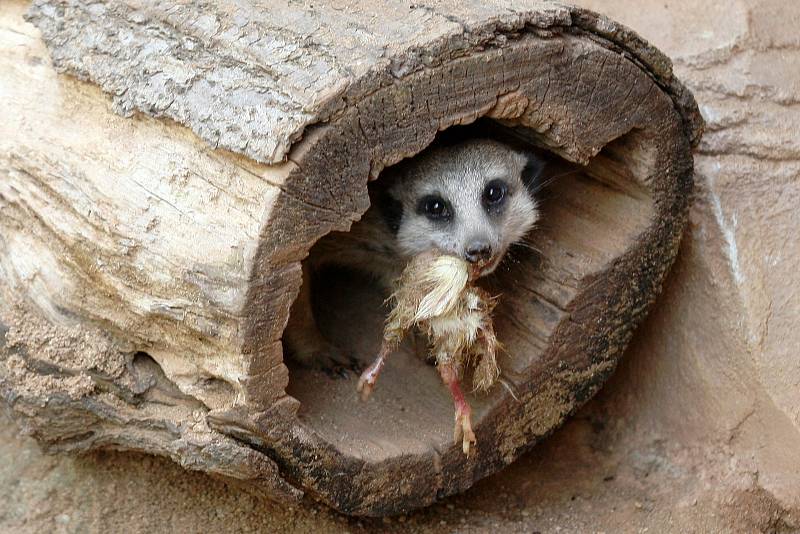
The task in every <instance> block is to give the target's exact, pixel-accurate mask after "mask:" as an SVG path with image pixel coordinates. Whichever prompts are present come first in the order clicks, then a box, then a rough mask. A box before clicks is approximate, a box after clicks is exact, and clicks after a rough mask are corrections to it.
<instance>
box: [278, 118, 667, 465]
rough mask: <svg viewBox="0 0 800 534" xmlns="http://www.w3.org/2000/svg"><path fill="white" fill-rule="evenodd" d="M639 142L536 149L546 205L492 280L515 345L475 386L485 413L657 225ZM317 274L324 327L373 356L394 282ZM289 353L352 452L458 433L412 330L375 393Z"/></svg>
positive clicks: (436, 440)
mask: <svg viewBox="0 0 800 534" xmlns="http://www.w3.org/2000/svg"><path fill="white" fill-rule="evenodd" d="M463 128H464V127H459V129H463ZM467 129H468V130H469V131H471V132H472V136H476V137H487V136H489V135H492V134H493V133H494V134H497V133H498V132H499V133H500V136H499V137H500V138H501V139H502V140H506V141H508V140H509V139H508V138H509V135H508V133H505V135H503V130H505V128H503V127H500V128H498V127H497V126H496V125H495V126H493V125H487V124H485V123H481V122H479V123H478V124H477V125H476V126H475V127H472V128H467ZM515 133H516V134H517V135H519V134H520V132H515ZM460 135H464V134H460ZM512 142H513V139H512ZM516 144H518V145H519V144H522V145H524V142H523V143H520V142H519V141H516ZM528 149H530V147H528ZM638 149H639V147H638V145H637V143H636V142H635V134H629V135H628V136H623V137H622V138H620V139H618V140H615V141H614V142H612V143H610V144H609V145H608V146H607V147H605V148H603V149H602V150H601V151H600V153H599V154H598V155H597V156H595V157H594V158H592V159H591V160H590V161H589V163H588V164H587V165H585V166H583V165H577V164H573V163H569V162H567V161H565V160H563V159H562V158H559V157H558V156H556V155H554V154H552V153H548V152H547V151H546V150H545V149H542V148H541V147H536V148H534V149H533V150H536V151H537V152H539V153H541V154H542V156H543V157H544V159H545V161H547V166H546V168H545V171H544V174H543V176H542V177H541V183H542V186H541V187H540V188H539V190H538V191H537V195H536V196H537V199H538V201H539V206H540V209H541V211H542V216H541V219H540V222H539V224H538V225H537V228H536V229H535V230H534V231H532V232H531V233H530V236H529V238H528V239H526V240H525V242H523V243H521V244H519V245H516V246H514V247H512V248H511V250H510V251H509V254H508V256H507V258H506V260H505V261H504V262H503V264H502V265H501V266H500V268H499V269H498V271H497V273H495V274H494V275H492V276H491V277H490V278H489V279H488V280H485V283H486V284H487V286H488V287H490V288H491V290H492V292H493V293H495V294H499V295H501V301H500V305H499V306H498V310H497V313H496V327H497V329H498V335H499V337H500V340H501V342H502V343H503V344H504V346H505V347H506V350H505V351H504V353H503V354H502V356H501V368H502V370H503V374H502V378H503V382H505V385H503V384H500V383H498V384H496V385H495V386H494V388H493V389H492V390H491V391H490V392H489V393H488V394H472V395H470V403H471V404H472V406H473V408H474V410H475V423H476V424H477V425H480V424H481V421H482V420H483V418H485V417H487V416H488V415H489V414H490V413H491V410H492V408H494V407H497V406H499V405H501V404H502V403H503V402H504V400H507V396H511V397H514V396H516V393H515V391H516V389H517V388H518V387H524V384H525V383H526V381H528V380H530V377H529V373H530V371H531V369H535V368H537V367H538V366H539V365H541V364H539V365H537V363H538V360H541V359H542V358H543V357H544V353H545V351H546V350H547V346H548V342H549V338H550V336H551V334H552V332H553V330H554V329H555V327H556V326H557V325H558V323H559V322H561V321H562V320H563V319H564V317H565V316H566V315H568V313H569V312H568V311H567V310H568V308H569V304H570V302H571V301H572V300H573V299H574V298H575V296H576V294H577V293H578V290H579V286H580V282H581V280H583V279H585V278H587V277H591V276H593V275H596V274H599V273H601V272H602V271H603V270H606V269H608V267H609V264H610V262H612V261H613V260H614V259H615V258H617V257H619V256H620V255H621V254H623V253H624V252H625V251H626V250H628V249H629V248H630V247H631V246H632V245H633V243H634V242H635V239H636V237H637V236H638V235H639V234H641V233H642V232H643V231H644V230H645V229H646V227H647V223H648V221H650V220H651V218H652V215H653V205H652V198H651V196H650V194H649V193H648V192H647V190H646V188H645V187H644V186H643V185H642V182H641V178H642V177H638V178H635V177H634V176H635V174H636V171H637V169H636V168H630V167H629V163H628V162H636V161H641V160H642V159H644V158H643V156H642V155H641V154H639V153H637V150H638ZM377 179H378V180H382V179H384V178H382V177H381V176H379V177H378V178H377ZM313 255H314V248H312V249H311V256H310V257H309V258H307V259H306V260H305V261H313ZM314 282H315V283H314V284H313V285H312V287H314V288H315V290H316V294H315V295H314V301H315V305H314V307H315V311H316V313H317V317H318V319H319V321H320V328H321V329H322V331H323V333H324V334H325V336H326V337H327V338H328V339H329V340H331V341H332V342H334V343H335V344H336V345H337V346H339V347H341V348H342V349H344V350H345V352H346V353H347V354H349V355H351V356H353V357H354V358H355V359H357V360H358V361H359V362H360V363H361V365H362V367H363V366H366V365H367V364H368V363H370V362H371V361H372V359H373V358H374V356H375V355H376V354H377V351H378V348H379V346H380V340H381V336H382V332H383V324H384V320H385V317H386V313H387V308H386V306H385V304H384V300H385V299H386V297H387V294H386V292H385V289H384V288H382V287H381V286H380V285H379V284H378V283H377V282H376V281H375V280H373V279H372V278H371V277H370V275H369V274H366V273H363V272H358V271H355V270H352V269H345V268H336V267H332V268H327V269H325V270H324V271H322V272H321V273H320V274H319V279H318V280H315V281H314ZM286 364H287V365H288V367H289V386H288V388H287V394H289V395H291V396H292V397H293V398H295V399H297V400H298V401H299V402H300V407H299V409H298V418H299V419H300V420H301V421H302V422H303V423H304V424H305V425H307V426H308V427H309V428H311V429H313V431H314V432H316V433H317V434H319V436H320V437H321V438H322V439H323V440H324V441H326V442H328V443H331V444H332V445H333V446H334V447H335V448H336V449H337V450H338V451H339V452H340V453H341V454H343V455H345V456H350V457H353V458H355V459H357V460H359V461H364V462H368V463H374V462H381V461H386V460H389V459H393V458H394V459H396V458H399V457H402V456H404V455H409V454H412V455H416V454H429V453H431V451H442V450H446V449H448V448H449V447H450V446H451V445H452V409H451V403H452V401H451V399H450V397H449V395H448V393H447V391H446V389H445V388H444V387H443V386H442V384H441V381H440V378H439V375H438V374H437V372H436V370H435V368H434V367H433V366H432V365H431V364H430V363H426V362H425V361H424V359H422V358H421V354H420V352H419V347H415V341H414V340H413V339H406V340H405V342H404V343H403V345H402V347H401V348H400V349H399V350H398V351H396V353H394V354H393V355H392V356H391V358H390V363H389V364H388V365H387V368H386V370H385V371H384V374H383V376H382V378H381V381H380V384H379V387H378V390H377V391H376V393H375V394H374V395H373V396H372V397H371V398H370V400H369V401H368V402H362V401H360V400H359V398H358V395H357V394H356V391H355V383H356V380H357V374H354V373H352V372H351V373H349V374H348V375H347V376H346V377H337V376H334V375H332V374H331V373H329V372H328V373H326V372H325V371H323V370H319V369H309V368H306V367H303V366H301V365H299V364H297V363H296V362H294V361H292V359H291V358H290V357H289V358H287V360H286ZM478 446H479V447H480V444H478Z"/></svg>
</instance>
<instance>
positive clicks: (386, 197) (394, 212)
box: [377, 189, 403, 235]
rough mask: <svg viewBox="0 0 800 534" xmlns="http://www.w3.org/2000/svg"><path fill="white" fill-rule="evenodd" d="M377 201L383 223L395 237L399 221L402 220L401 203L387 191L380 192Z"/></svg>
mask: <svg viewBox="0 0 800 534" xmlns="http://www.w3.org/2000/svg"><path fill="white" fill-rule="evenodd" d="M377 200H378V209H380V212H381V217H382V218H383V221H384V222H385V223H386V226H388V227H389V230H390V231H391V232H392V234H394V235H397V232H398V231H399V230H400V220H401V219H402V218H403V203H402V202H400V201H399V200H397V199H396V198H395V197H394V196H393V195H392V193H391V192H390V190H389V189H384V190H383V191H381V192H380V193H379V194H378V199H377Z"/></svg>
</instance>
